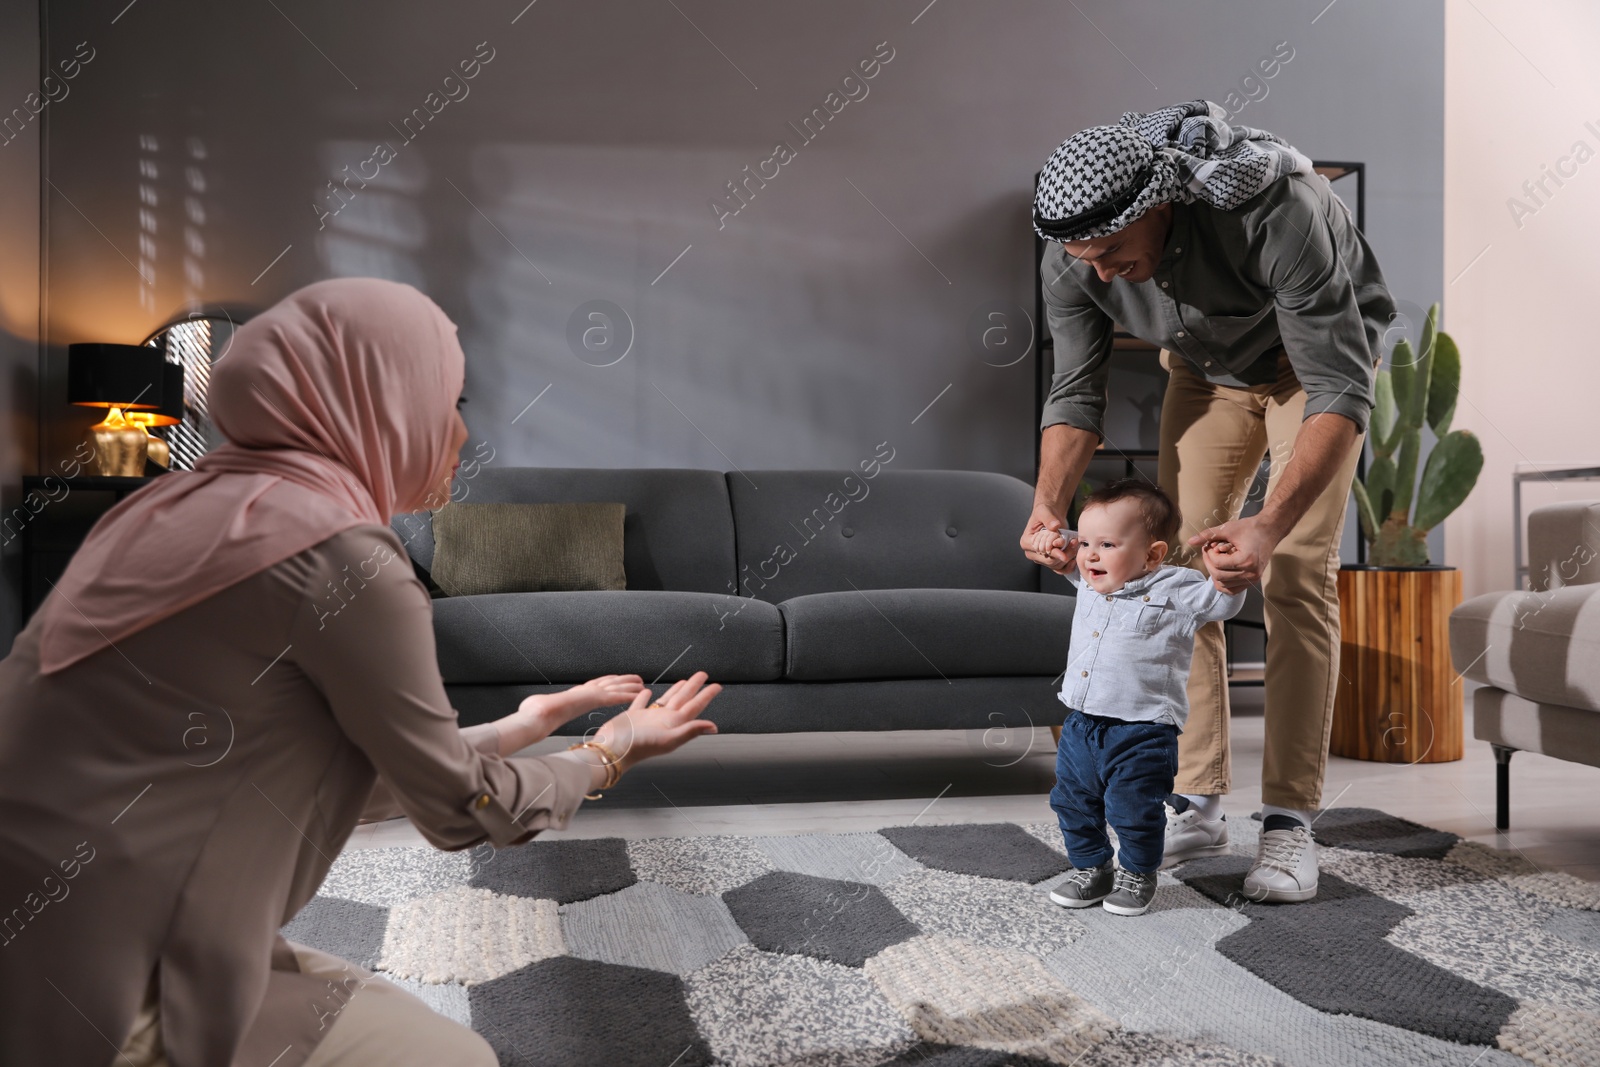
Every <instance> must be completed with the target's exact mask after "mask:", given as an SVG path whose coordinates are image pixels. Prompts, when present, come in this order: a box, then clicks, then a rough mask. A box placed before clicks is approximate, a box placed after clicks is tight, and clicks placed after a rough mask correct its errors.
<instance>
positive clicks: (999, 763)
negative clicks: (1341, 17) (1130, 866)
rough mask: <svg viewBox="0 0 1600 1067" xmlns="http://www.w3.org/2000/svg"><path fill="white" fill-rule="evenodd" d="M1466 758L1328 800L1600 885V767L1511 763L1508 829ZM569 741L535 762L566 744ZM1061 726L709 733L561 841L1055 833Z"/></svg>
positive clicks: (1253, 731)
mask: <svg viewBox="0 0 1600 1067" xmlns="http://www.w3.org/2000/svg"><path fill="white" fill-rule="evenodd" d="M1232 699H1233V706H1234V710H1235V716H1234V724H1233V767H1234V786H1235V791H1234V792H1233V793H1232V794H1230V795H1229V796H1228V798H1227V801H1226V807H1227V810H1228V814H1229V816H1230V817H1231V818H1248V817H1249V815H1250V814H1251V812H1253V811H1255V810H1256V809H1257V808H1258V807H1259V806H1260V802H1261V790H1260V775H1261V750H1262V744H1261V742H1262V719H1261V717H1260V701H1261V690H1260V689H1259V688H1258V687H1237V688H1235V689H1234V690H1233V692H1232ZM1466 703H1467V715H1468V722H1467V728H1466V734H1467V751H1466V757H1465V758H1464V759H1462V760H1460V761H1457V762H1455V763H1435V764H1419V765H1416V766H1404V765H1398V766H1397V765H1391V764H1382V763H1365V762H1361V761H1358V760H1347V759H1340V758H1338V757H1334V758H1332V759H1330V760H1329V765H1328V777H1327V785H1326V788H1325V791H1324V800H1323V803H1324V804H1325V805H1326V806H1328V807H1336V806H1338V807H1369V808H1380V809H1382V810H1384V811H1387V812H1390V813H1391V814H1394V815H1400V816H1403V817H1405V818H1408V819H1413V820H1415V821H1417V822H1420V823H1424V824H1426V825H1429V826H1433V827H1437V828H1438V829H1441V830H1449V831H1452V832H1454V833H1457V834H1460V835H1461V836H1462V837H1465V838H1469V839H1471V840H1474V841H1481V842H1484V843H1486V844H1490V845H1493V846H1495V847H1498V848H1505V849H1514V850H1516V851H1517V852H1519V853H1521V854H1522V855H1523V856H1524V857H1526V858H1527V859H1528V860H1529V861H1531V862H1532V863H1534V864H1536V865H1537V866H1539V867H1540V868H1542V869H1544V870H1560V871H1566V872H1568V873H1569V874H1573V875H1576V876H1578V877H1581V878H1587V879H1590V880H1594V881H1600V768H1594V767H1586V766H1581V765H1578V764H1573V763H1566V762H1564V761H1561V760H1556V759H1551V758H1549V757H1547V756H1541V755H1537V754H1535V753H1528V752H1521V753H1518V754H1517V755H1516V756H1515V757H1514V758H1513V759H1512V767H1511V776H1512V780H1511V826H1512V829H1511V830H1510V831H1509V832H1507V833H1503V834H1502V833H1497V832H1496V831H1495V829H1494V803H1495V797H1494V777H1495V774H1494V771H1495V766H1494V757H1493V755H1492V754H1491V752H1490V750H1489V746H1488V745H1487V744H1484V743H1483V742H1480V741H1475V740H1472V724H1471V708H1472V696H1471V692H1470V691H1469V692H1468V694H1467V698H1466ZM569 743H570V739H565V738H563V739H556V740H553V741H548V742H543V743H541V744H540V745H537V746H535V747H534V748H533V749H530V750H529V751H534V752H538V751H550V750H558V749H561V748H564V747H566V745H568V744H569ZM1054 767H1055V750H1054V743H1053V741H1052V740H1051V736H1050V731H1049V730H1047V729H1043V728H1040V729H1037V730H1014V731H988V732H985V731H978V730H973V731H957V730H925V731H917V730H904V731H894V732H886V733H865V732H863V733H813V734H759V735H748V734H747V735H737V734H730V735H726V736H717V737H707V738H702V739H700V740H698V741H695V742H693V743H692V744H690V745H688V746H686V747H685V748H684V749H680V750H679V751H678V752H675V753H673V754H672V755H670V756H666V757H663V758H661V759H658V760H652V761H650V762H648V763H644V764H641V765H640V766H638V767H636V768H635V769H634V770H632V771H630V772H629V774H628V776H627V778H625V779H624V780H623V781H622V782H621V783H620V784H619V786H618V788H617V789H615V790H613V791H612V792H611V793H609V794H607V795H606V796H605V797H604V798H602V799H601V800H598V801H592V802H589V803H586V804H584V806H583V807H582V808H581V809H580V810H579V812H578V814H577V815H576V816H574V817H573V820H572V823H571V825H570V826H569V828H568V829H567V830H565V831H560V832H554V831H553V832H550V833H549V834H547V835H545V836H547V837H550V838H557V837H668V836H672V837H687V836H693V835H698V834H749V835H758V834H798V833H816V832H839V831H848V830H875V829H878V828H879V827H882V826H891V825H894V824H897V823H906V822H909V821H911V820H912V819H914V818H915V819H917V820H918V821H919V822H924V823H938V822H981V821H989V822H1048V821H1053V819H1054V815H1053V813H1052V812H1051V810H1050V806H1049V802H1048V793H1049V791H1050V787H1051V784H1052V783H1053V781H1054ZM423 844H425V842H424V841H423V840H422V838H421V836H420V835H419V834H418V833H417V832H416V830H415V829H414V828H413V827H412V826H411V825H410V824H409V823H407V822H406V821H405V820H395V821H392V822H388V823H380V824H377V825H375V826H368V827H362V828H361V829H359V830H358V831H357V832H356V834H355V835H354V837H352V839H351V841H350V844H349V847H352V848H361V847H382V846H392V845H423Z"/></svg>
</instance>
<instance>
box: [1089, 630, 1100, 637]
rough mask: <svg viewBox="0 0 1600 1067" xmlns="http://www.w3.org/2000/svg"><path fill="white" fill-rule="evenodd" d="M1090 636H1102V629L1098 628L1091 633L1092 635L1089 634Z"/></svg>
mask: <svg viewBox="0 0 1600 1067" xmlns="http://www.w3.org/2000/svg"><path fill="white" fill-rule="evenodd" d="M1089 636H1090V637H1099V636H1100V631H1099V630H1096V631H1094V632H1093V633H1092V634H1090V635H1089Z"/></svg>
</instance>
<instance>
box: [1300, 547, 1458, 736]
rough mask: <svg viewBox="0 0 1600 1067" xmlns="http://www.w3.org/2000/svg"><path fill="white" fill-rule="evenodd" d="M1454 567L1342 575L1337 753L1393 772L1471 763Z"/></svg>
mask: <svg viewBox="0 0 1600 1067" xmlns="http://www.w3.org/2000/svg"><path fill="white" fill-rule="evenodd" d="M1460 603H1461V572H1460V571H1459V570H1457V569H1456V568H1454V567H1444V566H1437V565H1429V566H1422V567H1372V566H1363V565H1356V564H1346V565H1344V566H1342V567H1340V568H1339V677H1338V678H1337V679H1336V680H1335V684H1336V686H1337V690H1336V697H1335V700H1334V708H1333V734H1332V737H1331V739H1330V742H1329V746H1328V751H1329V752H1331V753H1332V754H1333V755H1336V756H1347V757H1350V758H1352V759H1363V760H1375V761H1378V762H1383V763H1445V762H1449V761H1451V760H1458V759H1460V758H1461V756H1462V744H1463V741H1462V728H1461V711H1462V691H1463V685H1462V681H1461V679H1460V678H1459V677H1458V676H1457V675H1456V672H1455V669H1454V667H1453V666H1452V665H1451V662H1450V612H1451V611H1452V610H1453V609H1454V608H1455V606H1456V605H1457V604H1460Z"/></svg>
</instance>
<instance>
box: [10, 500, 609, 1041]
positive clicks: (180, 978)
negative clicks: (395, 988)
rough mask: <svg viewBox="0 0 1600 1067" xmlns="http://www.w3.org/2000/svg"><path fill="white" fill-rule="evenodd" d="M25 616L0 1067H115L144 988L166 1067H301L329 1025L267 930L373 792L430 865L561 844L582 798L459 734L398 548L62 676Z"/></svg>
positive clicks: (130, 643) (424, 605)
mask: <svg viewBox="0 0 1600 1067" xmlns="http://www.w3.org/2000/svg"><path fill="white" fill-rule="evenodd" d="M52 595H60V594H52ZM39 617H40V616H39V615H36V616H35V617H34V621H33V622H32V623H30V624H29V626H28V627H27V628H26V629H25V630H24V631H23V632H22V633H21V634H20V635H19V636H18V638H17V641H16V644H15V645H14V647H13V650H12V652H11V655H10V656H9V657H7V658H6V659H5V660H4V661H3V662H0V1016H3V1017H0V1064H47V1063H48V1064H67V1065H76V1064H95V1065H100V1064H108V1063H110V1062H111V1061H112V1059H113V1057H114V1055H115V1050H116V1048H117V1047H118V1046H119V1045H120V1044H121V1042H122V1039H123V1037H124V1036H126V1034H127V1031H128V1028H129V1026H130V1025H131V1024H132V1022H133V1019H134V1016H135V1013H136V1012H137V1010H138V1008H139V1005H140V1002H141V1000H142V997H143V994H144V990H145V985H146V982H147V980H148V978H149V976H150V972H151V969H152V968H153V967H155V966H156V965H157V964H158V963H159V966H160V990H161V1017H162V1023H163V1036H164V1039H165V1042H166V1047H167V1054H168V1057H169V1058H170V1060H171V1062H172V1064H173V1065H174V1067H216V1065H221V1064H233V1065H236V1067H268V1065H269V1064H270V1065H271V1067H295V1065H296V1064H299V1063H301V1062H302V1061H303V1060H304V1059H305V1058H306V1057H307V1056H308V1055H310V1053H311V1051H312V1049H314V1048H315V1046H316V1043H317V1041H318V1039H319V1038H320V1036H321V1035H322V1034H323V1033H324V1032H325V1031H326V1028H327V1026H329V1025H330V1024H331V1023H332V1021H333V1019H334V1018H336V1017H337V1011H338V1007H339V1005H340V1004H341V1003H342V1001H341V1000H340V999H339V998H338V997H337V996H336V995H335V994H334V992H331V991H330V990H329V989H328V988H326V986H327V983H326V982H325V981H324V980H322V979H313V978H312V977H311V976H310V975H302V974H300V973H299V971H298V969H297V968H296V966H295V962H294V957H293V954H292V953H291V952H290V951H289V950H288V946H287V944H286V943H285V942H283V941H282V940H281V938H279V937H278V933H277V931H278V928H279V927H280V926H281V925H282V924H283V923H285V922H286V921H288V920H289V919H290V918H291V917H293V916H294V914H295V913H296V912H297V911H299V909H300V908H301V907H302V906H303V905H304V904H305V903H306V902H307V901H308V900H310V899H311V897H312V896H313V895H314V894H315V893H316V890H317V887H318V886H319V885H320V884H321V882H322V879H323V877H324V876H325V875H326V873H327V871H328V867H329V866H330V865H331V864H332V862H333V859H334V857H335V856H337V855H338V854H339V850H340V848H341V847H342V846H343V845H344V842H345V840H346V839H347V838H348V837H349V835H350V832H351V830H352V829H353V828H354V827H355V825H356V822H357V820H358V818H359V817H360V815H361V813H362V811H363V809H364V808H365V807H366V806H367V805H368V804H369V802H376V801H379V800H380V798H379V797H378V796H375V793H374V785H375V783H376V781H377V780H378V779H379V778H381V779H382V782H383V784H384V786H386V787H387V789H386V790H379V791H378V792H379V793H380V794H387V798H386V799H385V801H384V802H385V803H387V801H388V800H392V803H393V804H395V805H397V806H398V808H399V810H401V811H403V812H404V813H405V814H406V815H407V816H409V817H410V818H411V820H412V821H413V822H414V823H415V824H416V825H417V827H418V829H419V830H420V831H421V832H422V834H423V835H424V836H425V837H426V838H427V839H428V840H429V841H430V842H432V843H433V844H435V845H437V846H438V847H440V848H445V849H459V848H466V847H468V846H471V845H474V844H477V843H479V842H482V841H484V840H488V841H490V842H492V843H494V844H495V845H500V846H503V845H511V844H516V843H519V842H521V841H525V840H527V839H528V838H530V837H531V836H532V835H533V834H534V833H535V832H537V831H539V830H541V829H545V828H550V827H554V828H557V829H560V828H564V827H565V826H566V825H567V820H568V819H569V818H570V817H571V815H572V813H573V811H575V810H576V809H577V807H578V805H579V804H580V803H582V797H583V793H584V792H585V790H586V789H588V787H589V776H590V769H589V768H588V767H587V766H586V765H584V764H580V763H577V762H575V761H572V760H566V759H558V758H553V757H504V758H503V757H501V756H499V755H496V754H495V748H496V745H497V740H498V739H497V736H496V734H495V731H494V728H493V727H477V728H473V729H470V730H467V731H463V730H461V729H460V728H458V726H457V724H456V716H455V712H454V711H453V710H452V709H451V707H450V704H449V701H448V700H447V699H446V697H445V692H444V686H443V684H442V682H441V679H440V676H439V667H438V659H437V656H436V654H435V649H434V640H433V621H432V609H431V607H430V603H429V599H428V594H427V593H426V592H425V591H424V589H423V587H422V585H421V584H420V583H419V582H418V581H417V579H416V577H415V576H414V575H413V573H412V570H411V566H410V563H409V562H408V560H407V558H406V554H405V552H404V550H403V548H402V546H401V544H400V542H399V540H398V539H397V538H396V537H395V536H394V534H393V533H392V532H391V531H390V530H389V529H388V528H387V527H379V526H362V527H357V528H355V529H351V530H347V531H345V532H344V533H341V534H338V535H337V536H334V537H331V538H329V539H328V540H326V541H324V542H322V543H321V544H319V545H317V546H315V547H314V548H311V549H309V550H307V551H305V552H302V553H300V554H299V555H297V556H294V557H292V558H290V559H287V560H285V561H283V562H282V563H279V564H277V565H276V566H274V567H272V568H270V569H269V570H267V571H264V572H262V573H261V574H258V575H256V576H254V577H252V578H249V579H246V580H245V581H242V582H240V583H238V584H237V585H234V586H231V587H229V588H228V589H225V590H223V591H222V592H220V593H218V594H216V595H214V596H211V597H209V598H207V599H206V600H203V601H201V602H200V603H198V604H195V605H193V606H191V607H189V608H187V609H185V610H184V611H182V612H180V613H178V614H177V615H174V616H172V617H170V618H168V619H165V620H163V621H161V622H159V623H157V624H155V625H154V626H151V627H149V628H147V629H145V630H143V631H141V632H139V633H136V634H134V635H133V636H131V637H128V638H126V639H124V640H122V641H119V642H118V643H117V645H116V647H114V648H107V649H105V650H103V651H101V652H99V653H97V654H95V655H94V656H91V657H90V658H88V659H86V660H84V661H82V662H80V663H77V664H75V665H73V666H72V667H69V668H67V669H66V670H64V671H62V672H60V673H58V674H56V675H53V676H41V675H40V674H39V673H38V646H39ZM506 639H507V640H515V635H510V636H509V637H507V638H506ZM524 652H525V653H527V654H529V655H536V650H534V649H524ZM506 710H507V712H508V713H509V712H510V711H511V710H512V709H510V708H507V709H506ZM378 806H383V805H382V804H379V805H378Z"/></svg>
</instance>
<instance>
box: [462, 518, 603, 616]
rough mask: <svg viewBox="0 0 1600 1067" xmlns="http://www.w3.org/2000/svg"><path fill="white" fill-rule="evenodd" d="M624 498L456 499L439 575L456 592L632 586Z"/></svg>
mask: <svg viewBox="0 0 1600 1067" xmlns="http://www.w3.org/2000/svg"><path fill="white" fill-rule="evenodd" d="M625 510H626V509H625V508H624V507H623V505H621V504H448V505H446V506H445V507H443V508H441V509H439V510H438V511H436V512H434V514H433V540H434V551H433V580H434V581H435V582H437V583H438V584H439V587H440V588H441V589H443V590H444V592H445V593H446V594H448V595H449V596H476V595H478V594H481V593H544V592H561V591H572V590H582V589H626V588H627V577H626V575H625V574H624V572H623V569H622V519H623V515H624V513H625Z"/></svg>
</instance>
